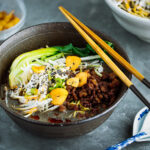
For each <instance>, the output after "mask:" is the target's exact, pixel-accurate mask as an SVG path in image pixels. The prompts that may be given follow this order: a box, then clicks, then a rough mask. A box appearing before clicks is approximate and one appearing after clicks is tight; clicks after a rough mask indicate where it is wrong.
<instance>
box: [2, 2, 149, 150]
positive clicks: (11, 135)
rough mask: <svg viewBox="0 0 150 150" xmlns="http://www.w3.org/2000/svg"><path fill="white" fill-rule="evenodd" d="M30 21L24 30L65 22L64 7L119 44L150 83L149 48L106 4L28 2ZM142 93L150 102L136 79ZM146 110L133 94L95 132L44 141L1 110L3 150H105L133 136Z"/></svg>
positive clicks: (132, 149)
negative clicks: (135, 122)
mask: <svg viewBox="0 0 150 150" xmlns="http://www.w3.org/2000/svg"><path fill="white" fill-rule="evenodd" d="M25 4H26V7H27V18H26V23H25V26H24V28H26V27H28V26H31V25H35V24H40V23H44V22H60V21H66V19H65V17H64V16H63V15H62V14H61V13H60V12H59V10H58V8H57V7H58V6H59V5H63V6H64V7H65V8H67V9H68V10H69V11H71V12H72V13H73V14H74V15H75V16H77V17H78V18H79V19H80V20H81V21H83V22H84V23H86V24H87V25H89V26H91V27H93V28H96V29H98V30H100V31H102V32H104V33H106V34H108V35H109V36H111V37H113V38H114V39H115V40H116V41H118V42H119V43H120V44H121V46H122V47H123V48H124V49H125V50H126V52H127V53H128V55H129V58H130V60H131V63H132V65H134V66H135V67H136V68H137V69H138V70H139V71H140V72H141V73H143V74H144V75H145V76H146V77H147V78H148V79H150V44H148V43H145V42H143V41H141V40H139V39H138V38H136V37H135V36H134V35H131V34H130V33H128V32H127V31H125V30H124V29H123V28H122V27H121V26H120V25H119V24H118V23H117V22H116V21H115V19H114V18H113V16H112V14H111V12H110V10H109V8H108V7H107V6H106V4H105V3H104V0H25ZM133 82H134V83H135V84H136V86H137V87H138V88H139V89H140V91H141V92H142V93H143V94H144V95H145V96H146V97H147V98H150V93H149V89H148V88H146V87H145V86H144V85H142V84H141V83H140V82H139V81H137V80H136V79H135V78H133ZM142 107H144V106H143V104H142V103H141V102H140V101H139V100H138V98H137V97H136V96H135V95H134V94H133V93H132V92H131V91H128V94H127V95H126V97H125V98H124V100H123V101H122V102H121V103H120V104H119V106H118V107H117V108H116V110H115V111H114V113H113V114H112V115H111V117H110V118H109V119H108V120H107V121H106V122H105V123H104V124H103V125H101V126H100V127H98V128H97V129H96V130H94V131H93V132H91V133H89V134H87V135H84V136H81V137H76V138H70V139H45V138H42V137H37V136H34V135H31V134H30V133H28V132H26V131H24V130H23V129H21V128H20V127H18V126H17V125H16V124H15V123H14V122H13V121H12V120H11V119H10V118H9V117H8V116H7V115H6V113H5V112H4V111H3V110H2V109H1V108H0V150H105V149H106V148H107V147H108V146H111V145H112V144H117V143H118V142H121V141H122V140H125V139H126V138H128V137H130V136H131V135H132V124H133V119H134V116H135V114H136V113H137V112H138V111H139V110H140V109H141V108H142ZM149 149H150V143H135V144H132V145H131V146H129V147H127V148H126V150H149Z"/></svg>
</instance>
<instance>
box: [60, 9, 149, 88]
mask: <svg viewBox="0 0 150 150" xmlns="http://www.w3.org/2000/svg"><path fill="white" fill-rule="evenodd" d="M60 8H62V7H60ZM62 9H63V10H64V11H65V13H66V14H68V15H69V16H70V17H71V18H72V19H73V20H74V21H75V22H76V23H78V25H79V26H80V27H82V28H83V29H84V30H85V31H86V32H87V34H88V35H90V36H91V37H92V38H93V39H94V40H95V41H96V42H97V43H98V44H99V45H100V46H101V47H102V48H104V49H105V50H106V51H107V52H108V53H109V54H110V55H111V56H112V57H113V58H114V59H115V60H116V61H118V62H119V63H120V64H121V65H122V66H124V67H125V68H126V69H127V70H128V71H129V72H131V73H132V74H133V75H134V76H135V77H136V78H137V79H139V80H140V81H141V82H142V83H143V84H145V85H146V86H147V87H148V88H150V82H149V81H148V80H147V79H146V78H145V77H144V76H143V75H142V74H141V73H140V72H139V71H137V70H136V69H135V68H134V67H133V66H132V65H131V64H129V63H128V62H127V61H126V60H125V59H124V58H123V57H122V56H120V55H119V54H118V53H117V52H116V51H115V50H114V49H112V48H111V47H110V46H109V45H108V44H107V43H106V42H105V41H103V40H102V39H101V38H100V37H99V36H98V35H96V34H95V33H94V32H93V31H92V30H91V29H89V28H88V27H87V26H85V25H84V24H83V23H82V22H81V21H79V20H78V19H77V18H76V17H74V16H73V15H72V14H71V13H70V12H68V11H67V10H66V9H65V8H62Z"/></svg>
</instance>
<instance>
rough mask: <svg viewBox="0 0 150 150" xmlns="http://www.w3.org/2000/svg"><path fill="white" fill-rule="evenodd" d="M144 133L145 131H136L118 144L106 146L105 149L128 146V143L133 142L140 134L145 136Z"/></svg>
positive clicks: (116, 149) (112, 149)
mask: <svg viewBox="0 0 150 150" xmlns="http://www.w3.org/2000/svg"><path fill="white" fill-rule="evenodd" d="M145 135H146V133H145V132H141V133H138V134H136V135H134V136H132V137H130V138H128V139H127V140H125V141H123V142H121V143H119V144H116V145H113V146H111V147H108V148H107V149H106V150H121V149H122V148H124V147H126V146H128V145H129V144H132V143H133V142H135V141H136V140H137V139H139V138H141V137H142V136H145Z"/></svg>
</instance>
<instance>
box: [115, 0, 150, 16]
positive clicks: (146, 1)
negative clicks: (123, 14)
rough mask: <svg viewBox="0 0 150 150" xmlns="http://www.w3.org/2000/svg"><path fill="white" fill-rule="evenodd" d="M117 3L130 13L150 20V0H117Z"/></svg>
mask: <svg viewBox="0 0 150 150" xmlns="http://www.w3.org/2000/svg"><path fill="white" fill-rule="evenodd" d="M116 2H117V5H118V6H119V7H120V8H121V9H123V10H125V11H127V12H128V13H130V14H133V15H136V16H140V17H144V18H149V19H150V0H116Z"/></svg>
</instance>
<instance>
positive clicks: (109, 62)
mask: <svg viewBox="0 0 150 150" xmlns="http://www.w3.org/2000/svg"><path fill="white" fill-rule="evenodd" d="M59 9H60V11H61V12H62V13H63V14H64V15H65V17H66V18H67V19H68V20H69V21H70V23H71V24H72V25H73V26H74V28H75V29H76V30H77V31H78V32H79V33H80V34H81V36H82V37H83V38H84V39H85V40H86V41H87V42H88V43H89V44H90V46H91V47H92V48H93V49H94V50H95V51H96V53H97V54H98V55H99V56H100V57H101V58H102V59H103V60H104V62H105V63H106V64H107V65H108V66H109V67H110V68H111V69H112V70H113V71H114V73H115V74H116V75H117V76H118V77H119V78H120V79H121V80H122V82H123V83H124V84H125V85H126V86H127V87H129V88H130V89H131V90H132V91H133V92H134V93H135V95H137V96H138V97H139V98H140V100H141V101H142V102H143V103H144V104H145V105H146V106H147V107H148V108H149V109H150V103H149V102H148V100H147V99H146V98H145V97H144V96H143V95H142V94H141V93H140V92H139V91H138V90H137V88H136V87H135V86H134V84H133V83H132V82H131V81H130V80H129V79H128V77H127V76H126V75H125V74H124V73H123V72H122V71H121V70H120V69H119V68H118V67H117V66H116V64H115V63H114V62H113V61H112V60H111V59H110V58H109V57H108V56H107V55H106V54H105V53H104V52H103V50H102V49H101V48H100V47H99V46H98V45H97V44H96V43H95V42H94V41H93V40H92V38H91V37H89V35H88V34H87V33H85V31H84V30H83V29H82V28H81V27H80V26H79V25H78V24H77V23H76V22H75V21H74V20H73V18H71V16H69V15H68V14H67V13H66V11H65V9H64V8H63V7H62V6H60V7H59Z"/></svg>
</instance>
